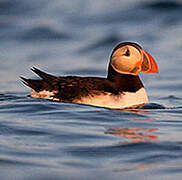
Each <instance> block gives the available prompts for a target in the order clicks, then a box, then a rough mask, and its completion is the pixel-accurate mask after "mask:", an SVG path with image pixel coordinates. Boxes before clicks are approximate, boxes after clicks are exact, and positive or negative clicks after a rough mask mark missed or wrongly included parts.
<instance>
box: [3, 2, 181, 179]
mask: <svg viewBox="0 0 182 180" xmlns="http://www.w3.org/2000/svg"><path fill="white" fill-rule="evenodd" d="M0 27H1V28H0V42H1V43H0V62H1V63H0V179H2V180H3V179H5V180H12V179H13V180H32V179H40V180H43V179H46V180H48V179H108V180H110V179H132V178H135V179H138V180H141V179H147V180H148V179H160V180H161V179H172V178H173V179H181V176H182V93H181V91H182V80H181V70H182V66H181V59H182V52H181V48H182V36H181V34H182V3H181V1H180V0H179V1H175V0H173V1H172V0H171V1H167V0H165V1H155V0H153V1H152V0H151V1H145V0H128V1H113V0H108V1H104V0H100V1H96V0H92V1H91V0H75V1H66V0H62V1H58V0H53V1H45V0H44V1H43V0H31V1H24V0H14V1H11V0H6V1H0ZM120 41H134V42H137V43H139V44H140V45H142V46H143V47H144V49H145V50H147V51H148V52H150V54H152V56H153V57H154V59H155V60H156V62H157V63H158V66H159V70H160V72H159V74H157V75H156V74H155V75H154V74H141V78H142V80H143V81H144V84H145V87H146V89H147V92H148V95H149V99H150V104H149V105H147V106H145V107H144V108H143V109H140V110H130V111H119V110H109V109H104V108H98V107H93V106H86V105H78V104H71V103H61V102H52V101H48V100H43V99H32V98H30V97H28V96H27V95H28V94H29V89H28V88H27V87H25V86H24V85H23V84H22V83H21V81H20V79H19V76H22V75H23V76H25V77H35V75H33V74H32V72H30V70H29V69H30V68H31V67H32V66H36V67H38V68H41V69H43V70H45V71H47V72H50V73H52V74H55V75H83V76H84V75H92V76H105V75H106V69H107V63H108V57H109V55H110V51H111V50H112V48H113V47H114V46H115V45H116V44H117V43H119V42H120Z"/></svg>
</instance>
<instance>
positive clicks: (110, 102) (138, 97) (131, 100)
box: [75, 88, 148, 109]
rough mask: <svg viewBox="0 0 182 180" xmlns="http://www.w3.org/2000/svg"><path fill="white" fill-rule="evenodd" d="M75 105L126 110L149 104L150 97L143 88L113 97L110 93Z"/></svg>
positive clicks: (86, 99) (83, 100)
mask: <svg viewBox="0 0 182 180" xmlns="http://www.w3.org/2000/svg"><path fill="white" fill-rule="evenodd" d="M75 103H80V104H89V105H93V106H100V107H107V108H111V109H124V108H129V107H132V106H136V105H141V104H147V103H148V97H147V94H146V91H145V89H144V88H141V89H140V90H138V91H137V92H135V93H132V92H125V93H124V94H121V95H112V94H110V93H108V94H106V95H105V94H104V95H99V96H94V97H85V98H82V99H81V100H79V101H76V102H75Z"/></svg>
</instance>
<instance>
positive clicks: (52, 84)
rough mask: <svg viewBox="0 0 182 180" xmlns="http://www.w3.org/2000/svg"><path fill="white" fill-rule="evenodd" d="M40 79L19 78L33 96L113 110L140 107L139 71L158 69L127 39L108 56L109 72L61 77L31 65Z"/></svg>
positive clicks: (145, 99)
mask: <svg viewBox="0 0 182 180" xmlns="http://www.w3.org/2000/svg"><path fill="white" fill-rule="evenodd" d="M32 71H33V72H35V73H36V74H37V75H38V76H40V77H41V79H40V80H35V79H26V78H23V77H21V78H22V80H23V82H24V83H25V84H26V85H27V86H29V87H30V88H31V89H32V91H31V93H30V96H31V97H33V98H44V99H49V100H55V101H62V102H71V103H79V104H88V105H94V106H100V107H107V108H113V109H123V108H131V107H139V106H142V105H144V104H147V103H148V97H147V93H146V90H145V88H144V86H143V83H142V81H141V80H140V78H139V76H138V73H139V72H153V73H155V72H158V69H157V65H156V63H155V61H154V60H153V58H152V57H151V56H150V55H149V54H148V53H146V52H145V51H144V50H142V48H141V47H140V46H139V45H137V44H135V43H130V42H125V43H120V44H119V45H117V46H116V47H115V48H114V50H113V52H112V54H111V58H110V63H109V67H108V75H107V77H106V78H101V77H79V76H62V77H57V76H54V75H50V74H47V73H45V72H43V71H41V70H39V69H37V68H35V67H34V68H32Z"/></svg>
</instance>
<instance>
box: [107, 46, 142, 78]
mask: <svg viewBox="0 0 182 180" xmlns="http://www.w3.org/2000/svg"><path fill="white" fill-rule="evenodd" d="M141 64H142V55H141V52H140V51H139V50H138V49H136V48H135V47H133V46H130V45H127V46H123V47H121V48H119V49H117V50H116V51H115V52H114V53H113V55H112V57H111V61H110V65H111V66H112V67H113V68H114V70H115V71H117V72H118V73H122V74H133V75H137V74H138V72H139V71H140V70H141Z"/></svg>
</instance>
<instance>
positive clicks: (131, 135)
mask: <svg viewBox="0 0 182 180" xmlns="http://www.w3.org/2000/svg"><path fill="white" fill-rule="evenodd" d="M156 131H158V128H135V127H132V128H110V129H108V131H106V132H105V133H106V134H111V135H114V136H118V137H121V138H124V140H123V141H121V143H123V144H127V143H141V142H152V141H157V140H158V136H157V135H154V134H152V133H153V132H156ZM125 139H128V140H125Z"/></svg>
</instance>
